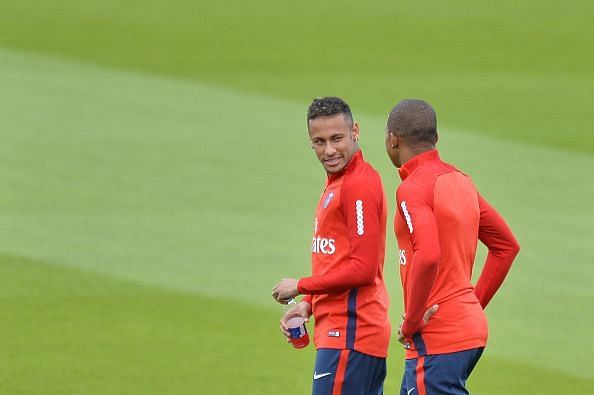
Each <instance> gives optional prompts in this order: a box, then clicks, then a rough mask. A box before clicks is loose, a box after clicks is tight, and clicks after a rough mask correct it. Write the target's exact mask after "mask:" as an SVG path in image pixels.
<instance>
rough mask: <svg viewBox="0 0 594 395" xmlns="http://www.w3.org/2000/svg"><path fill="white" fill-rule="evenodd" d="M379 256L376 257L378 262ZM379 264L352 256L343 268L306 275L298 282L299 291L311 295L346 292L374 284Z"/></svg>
mask: <svg viewBox="0 0 594 395" xmlns="http://www.w3.org/2000/svg"><path fill="white" fill-rule="evenodd" d="M378 260H379V258H377V257H376V258H375V261H376V262H377V261H378ZM377 270H378V266H377V263H375V264H367V263H365V262H363V261H361V260H359V259H358V258H351V260H350V262H349V263H348V264H347V265H344V266H343V267H342V268H341V269H339V270H336V271H333V272H330V273H326V274H323V275H318V276H311V277H304V278H301V279H300V280H299V282H298V283H297V290H298V291H299V293H302V294H303V293H306V294H310V295H317V294H326V293H336V292H344V291H347V290H349V289H352V288H358V287H365V286H368V285H371V284H373V282H374V281H375V276H376V274H377Z"/></svg>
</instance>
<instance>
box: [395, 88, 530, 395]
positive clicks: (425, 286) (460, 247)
mask: <svg viewBox="0 0 594 395" xmlns="http://www.w3.org/2000/svg"><path fill="white" fill-rule="evenodd" d="M436 143H437V120H436V115H435V112H434V110H433V108H432V107H431V106H430V105H429V104H427V103H426V102H424V101H421V100H403V101H401V102H400V103H398V105H396V107H394V109H393V110H392V111H391V112H390V115H389V117H388V122H387V126H386V151H387V153H388V156H389V157H390V159H391V161H392V163H393V164H394V165H395V166H396V167H397V168H399V173H400V178H401V179H402V184H400V186H399V187H398V190H397V192H396V201H397V211H396V214H395V219H394V230H395V233H396V238H397V241H398V248H399V249H400V254H399V261H400V276H401V280H402V287H403V294H404V309H405V314H404V316H403V318H404V320H403V322H402V324H401V326H400V327H399V330H398V336H399V341H400V342H401V343H402V344H403V345H404V347H405V348H406V363H405V373H404V377H403V380H402V387H401V390H400V393H401V394H402V395H411V394H413V395H414V394H419V395H425V394H427V395H434V394H439V395H448V394H468V391H467V390H466V380H467V378H468V376H469V375H470V373H471V372H472V370H473V368H474V366H475V365H476V363H477V362H478V360H479V358H480V356H481V354H482V352H483V349H484V347H485V345H486V342H487V320H486V318H485V314H484V312H483V310H484V309H485V307H487V304H488V303H489V301H490V300H491V298H492V297H493V295H494V294H495V292H497V290H498V289H499V287H500V285H501V284H502V282H503V280H504V279H505V277H506V275H507V273H508V271H509V268H510V266H511V264H512V262H513V260H514V258H515V257H516V255H517V253H518V251H519V245H518V242H517V241H516V239H515V237H514V235H513V234H512V232H511V230H510V228H509V227H508V226H507V224H506V223H505V221H504V220H503V218H501V216H500V215H499V214H498V213H497V211H495V209H494V208H493V207H492V206H490V205H489V203H487V201H486V200H485V199H484V198H483V197H482V196H481V195H480V194H479V193H478V192H477V190H476V187H475V186H474V184H473V183H472V181H471V179H470V177H468V176H467V175H466V174H464V173H462V172H460V171H459V170H457V169H456V168H455V167H454V166H452V165H450V164H447V163H445V162H442V161H441V159H440V157H439V154H438V151H437V150H436V148H435V145H436ZM478 240H480V241H481V242H482V243H483V244H485V245H486V246H487V247H488V249H489V252H488V255H487V259H486V262H485V264H484V267H483V270H482V272H481V274H480V277H479V279H478V281H477V283H476V286H474V287H473V285H472V283H471V275H472V267H473V264H474V258H475V253H476V248H477V242H478ZM423 317H424V318H423Z"/></svg>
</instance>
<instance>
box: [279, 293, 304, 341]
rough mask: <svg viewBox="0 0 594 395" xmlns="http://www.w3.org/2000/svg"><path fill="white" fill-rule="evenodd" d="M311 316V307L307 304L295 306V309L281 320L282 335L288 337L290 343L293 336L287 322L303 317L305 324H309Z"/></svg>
mask: <svg viewBox="0 0 594 395" xmlns="http://www.w3.org/2000/svg"><path fill="white" fill-rule="evenodd" d="M310 316H311V305H310V304H309V303H307V302H299V303H297V304H296V305H295V307H292V308H291V309H289V310H287V312H286V313H285V314H284V315H283V316H282V317H281V319H280V330H281V332H282V334H283V335H285V336H286V338H287V341H290V340H289V338H290V337H291V334H290V333H289V327H288V326H287V321H289V320H290V319H291V318H295V317H301V318H303V320H304V321H305V322H309V317H310Z"/></svg>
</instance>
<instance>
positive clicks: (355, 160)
mask: <svg viewBox="0 0 594 395" xmlns="http://www.w3.org/2000/svg"><path fill="white" fill-rule="evenodd" d="M362 161H363V153H362V152H361V150H360V149H358V150H357V152H355V153H354V154H353V157H352V158H351V160H350V161H349V163H347V165H346V166H345V167H344V169H342V170H341V171H339V172H338V173H331V174H328V181H334V180H336V179H337V178H340V177H342V176H343V175H344V174H345V173H346V172H347V171H348V170H349V169H351V168H353V167H356V166H357V163H359V162H362Z"/></svg>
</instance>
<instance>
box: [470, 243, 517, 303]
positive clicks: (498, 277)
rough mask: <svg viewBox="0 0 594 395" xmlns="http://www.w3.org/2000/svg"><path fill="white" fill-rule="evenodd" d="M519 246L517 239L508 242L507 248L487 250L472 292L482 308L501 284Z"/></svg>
mask: <svg viewBox="0 0 594 395" xmlns="http://www.w3.org/2000/svg"><path fill="white" fill-rule="evenodd" d="M519 251H520V246H519V244H518V243H517V241H515V239H514V242H513V243H512V242H510V243H509V246H508V248H507V249H499V250H497V251H489V253H488V255H487V259H486V261H485V265H484V267H483V271H482V272H481V275H480V277H479V279H478V281H477V283H476V286H475V288H474V293H475V295H476V297H477V299H478V300H479V302H480V304H481V306H482V307H483V309H484V308H485V307H487V305H488V304H489V302H490V301H491V299H492V298H493V296H494V295H495V293H496V292H497V290H499V288H500V287H501V284H503V281H504V280H505V278H506V276H507V273H508V272H509V269H510V268H511V265H512V263H513V262H514V259H515V257H516V255H517V254H518V252H519Z"/></svg>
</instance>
